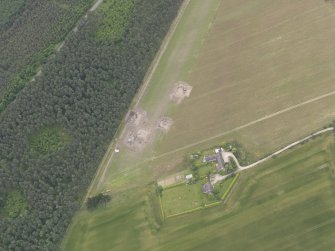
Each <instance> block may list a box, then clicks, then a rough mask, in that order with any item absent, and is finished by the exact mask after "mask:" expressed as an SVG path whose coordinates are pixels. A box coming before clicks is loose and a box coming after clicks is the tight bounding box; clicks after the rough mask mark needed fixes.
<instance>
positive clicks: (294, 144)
mask: <svg viewBox="0 0 335 251" xmlns="http://www.w3.org/2000/svg"><path fill="white" fill-rule="evenodd" d="M333 130H334V127H328V128H326V129H323V130H320V131H318V132H315V133H313V134H311V135H309V136H307V137H305V138H303V139H300V140H297V141H295V142H293V143H292V144H289V145H288V146H285V147H284V148H282V149H280V150H278V151H276V152H274V153H272V154H270V155H269V156H267V157H265V158H263V159H261V160H259V161H256V162H254V163H252V164H250V165H247V166H241V165H240V163H239V162H238V160H237V158H236V157H235V155H234V154H233V153H230V152H229V153H226V154H227V155H228V156H229V157H231V158H233V159H234V161H235V163H236V165H237V170H236V171H235V172H234V173H238V172H241V171H244V170H248V169H250V168H253V167H256V166H258V165H259V164H261V163H263V162H265V161H267V160H269V159H271V158H273V157H274V156H277V155H279V154H281V153H283V152H285V151H287V150H289V149H291V148H292V147H294V146H296V145H299V144H301V143H303V142H305V141H307V140H309V139H311V138H313V137H315V136H318V135H320V134H323V133H326V132H330V131H333ZM229 176H231V174H228V175H223V176H221V175H218V174H217V175H216V176H215V177H214V180H213V181H212V184H213V185H214V184H215V183H217V182H218V181H221V180H224V179H226V178H227V177H229Z"/></svg>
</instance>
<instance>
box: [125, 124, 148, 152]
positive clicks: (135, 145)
mask: <svg viewBox="0 0 335 251" xmlns="http://www.w3.org/2000/svg"><path fill="white" fill-rule="evenodd" d="M151 133H152V130H151V129H150V128H149V127H148V128H139V129H135V130H130V131H129V132H128V134H127V137H126V138H125V142H124V143H125V144H126V146H127V147H128V148H130V149H131V150H134V151H140V150H142V149H143V148H144V147H145V146H146V145H147V144H148V143H149V142H150V139H151Z"/></svg>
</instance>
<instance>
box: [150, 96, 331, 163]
mask: <svg viewBox="0 0 335 251" xmlns="http://www.w3.org/2000/svg"><path fill="white" fill-rule="evenodd" d="M333 95H335V91H332V92H329V93H327V94H324V95H321V96H318V97H315V98H312V99H309V100H306V101H304V102H302V103H299V104H296V105H293V106H290V107H288V108H285V109H283V110H280V111H278V112H275V113H272V114H269V115H266V116H264V117H262V118H259V119H256V120H253V121H251V122H249V123H246V124H244V125H241V126H238V127H235V128H233V129H231V130H228V131H225V132H222V133H219V134H217V135H214V136H212V137H209V138H206V139H203V140H200V141H197V142H195V143H192V144H188V145H185V146H182V147H179V148H177V149H174V150H173V151H169V152H166V153H163V154H160V155H157V156H155V157H153V158H152V160H154V159H159V158H162V157H165V156H168V155H171V154H174V153H177V152H179V151H182V150H185V149H188V148H191V147H194V146H197V145H200V144H202V143H206V142H208V141H211V140H214V139H217V138H219V137H222V136H225V135H227V134H230V133H233V132H237V131H240V130H242V129H244V128H247V127H249V126H253V125H255V124H258V123H260V122H263V121H265V120H268V119H271V118H273V117H276V116H278V115H281V114H283V113H286V112H289V111H292V110H294V109H297V108H299V107H302V106H304V105H307V104H310V103H313V102H316V101H319V100H321V99H324V98H327V97H330V96H333Z"/></svg>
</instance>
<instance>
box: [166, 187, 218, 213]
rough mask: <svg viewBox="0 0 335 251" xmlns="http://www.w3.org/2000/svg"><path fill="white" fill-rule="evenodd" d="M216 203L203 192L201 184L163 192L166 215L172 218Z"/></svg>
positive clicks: (168, 189) (173, 188)
mask: <svg viewBox="0 0 335 251" xmlns="http://www.w3.org/2000/svg"><path fill="white" fill-rule="evenodd" d="M212 202H214V201H213V200H211V199H210V198H209V197H208V196H207V195H206V194H203V193H202V191H201V185H199V184H192V185H187V184H181V185H179V186H175V187H172V188H167V189H165V190H164V191H163V196H162V204H163V209H164V215H165V216H167V217H168V216H170V215H174V214H178V213H182V212H185V211H187V210H191V209H195V208H198V207H203V206H205V205H206V204H210V203H212Z"/></svg>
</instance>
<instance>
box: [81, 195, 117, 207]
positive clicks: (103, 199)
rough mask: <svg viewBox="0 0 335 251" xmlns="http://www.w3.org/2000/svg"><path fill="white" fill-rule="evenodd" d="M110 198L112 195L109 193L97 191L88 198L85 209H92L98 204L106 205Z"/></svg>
mask: <svg viewBox="0 0 335 251" xmlns="http://www.w3.org/2000/svg"><path fill="white" fill-rule="evenodd" d="M111 199H112V197H111V196H110V195H107V194H102V193H99V194H98V195H96V196H93V197H90V198H88V200H87V202H86V206H87V209H88V210H94V209H96V208H97V207H99V206H106V204H107V203H108V202H109V201H111Z"/></svg>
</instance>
